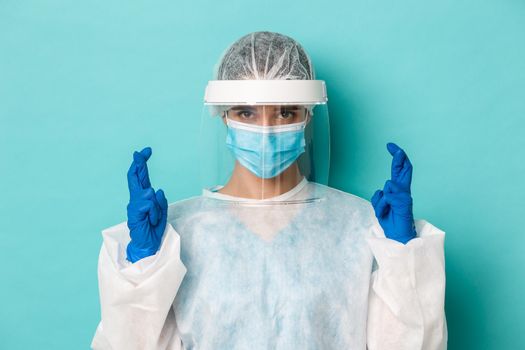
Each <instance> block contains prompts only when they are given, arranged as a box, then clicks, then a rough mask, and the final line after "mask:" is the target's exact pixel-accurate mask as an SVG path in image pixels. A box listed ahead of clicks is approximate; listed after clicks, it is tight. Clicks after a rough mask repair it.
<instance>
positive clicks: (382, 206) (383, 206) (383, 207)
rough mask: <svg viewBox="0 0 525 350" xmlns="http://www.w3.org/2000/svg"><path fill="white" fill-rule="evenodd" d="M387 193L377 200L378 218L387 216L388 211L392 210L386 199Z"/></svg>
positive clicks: (376, 210)
mask: <svg viewBox="0 0 525 350" xmlns="http://www.w3.org/2000/svg"><path fill="white" fill-rule="evenodd" d="M385 195H386V194H384V195H383V196H382V197H381V199H380V200H379V201H378V202H377V205H376V206H375V212H376V217H377V218H381V217H383V216H385V215H386V214H388V211H389V210H390V205H389V204H388V202H387V201H386V200H385Z"/></svg>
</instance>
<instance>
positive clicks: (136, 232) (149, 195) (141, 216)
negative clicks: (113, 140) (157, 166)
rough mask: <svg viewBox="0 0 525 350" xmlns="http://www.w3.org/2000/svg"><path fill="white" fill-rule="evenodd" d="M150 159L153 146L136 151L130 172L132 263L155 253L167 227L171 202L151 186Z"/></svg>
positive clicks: (128, 207)
mask: <svg viewBox="0 0 525 350" xmlns="http://www.w3.org/2000/svg"><path fill="white" fill-rule="evenodd" d="M150 156H151V148H150V147H146V148H144V149H143V150H142V151H140V152H134V153H133V162H132V163H131V166H130V168H129V170H128V188H129V197H130V199H129V204H128V206H127V213H128V221H127V225H128V228H129V232H130V236H131V241H130V243H129V244H128V246H127V248H126V253H127V259H128V260H129V261H131V262H136V261H138V260H140V259H142V258H144V257H146V256H150V255H153V254H155V253H156V252H157V250H158V249H159V246H160V242H161V239H162V234H163V232H164V229H165V228H166V218H167V210H168V202H167V200H166V197H164V192H163V191H162V190H160V189H159V190H158V191H157V192H155V191H154V190H153V188H152V187H151V183H150V180H149V175H148V167H147V164H146V162H147V161H148V159H149V157H150Z"/></svg>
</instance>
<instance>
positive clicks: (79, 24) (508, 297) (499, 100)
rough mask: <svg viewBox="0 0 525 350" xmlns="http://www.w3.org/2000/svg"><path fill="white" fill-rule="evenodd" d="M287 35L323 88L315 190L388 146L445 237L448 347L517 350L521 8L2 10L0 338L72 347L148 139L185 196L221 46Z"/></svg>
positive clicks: (384, 4) (355, 181)
mask: <svg viewBox="0 0 525 350" xmlns="http://www.w3.org/2000/svg"><path fill="white" fill-rule="evenodd" d="M256 30H271V31H277V32H281V33H284V34H287V35H290V36H291V37H293V38H295V39H297V40H298V41H299V42H300V43H302V44H303V46H304V47H305V48H306V50H307V51H308V52H309V53H310V55H311V56H312V59H313V62H314V65H315V67H316V71H317V75H318V78H320V79H323V80H326V82H327V86H328V96H329V108H330V115H331V122H332V124H331V130H332V159H331V177H330V185H331V186H333V187H336V188H339V189H343V190H345V191H349V192H352V193H354V194H357V195H359V196H362V197H365V198H370V196H371V195H372V194H373V192H374V191H375V190H376V189H377V188H381V187H382V186H383V183H384V181H385V180H386V179H387V178H388V176H389V167H390V156H389V154H388V153H387V151H386V148H385V144H386V142H387V141H395V142H397V143H398V144H399V145H401V146H402V147H403V148H405V150H406V151H407V153H408V154H409V156H410V158H411V159H412V162H413V164H414V182H413V195H414V200H415V215H416V217H418V218H425V219H427V220H429V221H430V222H432V223H433V224H434V225H436V226H438V227H439V228H441V229H443V230H444V231H446V233H447V235H448V236H447V239H446V264H447V297H446V312H447V318H448V325H449V332H450V340H449V349H478V350H481V349H523V348H525V332H524V331H523V330H524V329H525V320H524V314H525V306H524V305H525V303H524V301H523V297H524V295H525V274H524V272H523V266H524V265H525V254H524V248H525V238H524V235H523V224H522V220H523V216H524V214H525V210H524V205H523V198H524V196H525V188H524V180H523V174H524V171H525V165H524V157H523V155H522V153H521V152H522V151H523V149H524V148H525V137H524V136H523V133H524V131H525V41H524V38H525V3H524V2H523V1H518V0H515V1H510V0H487V1H473V0H463V1H457V0H455V1H452V0H441V1H420V0H419V1H416V0H397V1H386V0H385V1H353V0H350V1H349V0H347V1H316V2H314V1H308V2H305V1H286V2H283V1H277V0H268V1H264V2H262V1H229V2H226V1H212V0H207V1H192V2H189V1H179V2H175V1H145V0H142V1H129V0H126V1H124V0H119V1H107V0H106V1H86V2H82V1H65V0H61V1H59V0H48V1H20V0H2V1H0V150H1V159H0V221H1V222H0V235H1V236H0V254H1V257H2V260H3V262H4V263H3V264H4V265H3V268H2V274H1V276H2V278H1V280H2V282H1V287H0V300H1V308H0V309H1V315H2V316H1V317H0V339H1V340H0V347H1V348H2V349H37V348H38V349H84V348H88V346H89V343H90V341H91V338H92V336H93V334H94V331H95V328H96V325H97V322H98V320H99V303H98V290H97V274H96V267H97V257H98V252H99V248H100V244H101V236H100V231H101V229H103V228H105V227H108V226H111V225H114V224H116V223H119V222H121V221H124V220H125V207H126V204H127V199H128V198H127V197H128V194H127V187H126V171H127V168H128V166H129V163H130V160H131V153H132V151H133V150H135V149H140V148H142V147H143V146H145V145H150V146H152V148H153V150H154V154H153V157H152V159H151V161H150V169H151V177H152V182H153V185H154V186H155V187H162V188H163V189H164V190H165V192H166V194H167V196H168V199H169V201H171V202H172V201H175V200H177V199H181V198H184V197H187V196H189V195H193V194H196V193H198V192H199V188H198V185H199V184H198V182H197V181H196V180H195V179H197V178H198V176H199V167H198V165H197V162H196V161H195V159H196V158H197V157H198V152H197V150H198V131H199V119H200V115H201V109H202V97H203V91H204V86H205V84H206V81H207V80H208V79H210V77H211V73H212V68H213V65H214V64H215V62H216V61H217V59H218V58H219V55H220V53H221V52H222V51H223V50H224V49H225V48H226V47H227V46H228V45H229V44H230V43H231V42H233V41H235V40H236V39H237V38H239V37H240V36H242V35H244V34H246V33H248V32H251V31H256Z"/></svg>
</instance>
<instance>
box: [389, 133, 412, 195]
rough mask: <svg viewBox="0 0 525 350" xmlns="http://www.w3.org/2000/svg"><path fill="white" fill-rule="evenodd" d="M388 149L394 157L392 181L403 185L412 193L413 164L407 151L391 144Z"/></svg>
mask: <svg viewBox="0 0 525 350" xmlns="http://www.w3.org/2000/svg"><path fill="white" fill-rule="evenodd" d="M387 149H388V152H390V154H391V155H392V156H393V158H392V167H391V179H392V180H394V181H396V182H397V183H399V184H400V185H402V186H403V187H404V188H406V189H407V191H410V185H411V183H412V163H411V162H410V160H409V159H408V156H407V154H406V153H405V151H404V150H403V149H402V148H401V147H399V146H398V145H396V144H395V143H392V142H389V143H388V144H387Z"/></svg>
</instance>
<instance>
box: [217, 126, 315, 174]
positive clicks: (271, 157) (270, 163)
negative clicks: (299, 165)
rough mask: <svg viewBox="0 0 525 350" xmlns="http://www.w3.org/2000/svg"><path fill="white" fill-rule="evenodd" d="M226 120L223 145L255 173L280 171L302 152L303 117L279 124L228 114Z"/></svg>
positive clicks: (303, 142)
mask: <svg viewBox="0 0 525 350" xmlns="http://www.w3.org/2000/svg"><path fill="white" fill-rule="evenodd" d="M226 122H227V125H228V132H227V135H226V146H227V147H228V148H229V149H230V150H231V151H232V153H233V154H234V156H235V158H236V159H237V161H238V162H239V163H240V164H241V165H243V166H244V167H245V168H247V169H248V170H250V171H251V172H252V173H253V174H255V175H256V176H257V177H260V178H263V179H269V178H272V177H275V176H277V175H279V174H280V173H282V172H283V171H284V170H286V169H287V168H288V167H289V166H290V165H292V163H293V162H294V161H295V160H296V159H297V158H298V157H299V156H300V155H301V154H302V153H304V150H305V139H304V128H305V126H306V121H302V122H300V123H294V124H288V125H278V126H259V125H250V124H245V123H241V122H237V121H234V120H231V119H228V118H226Z"/></svg>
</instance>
